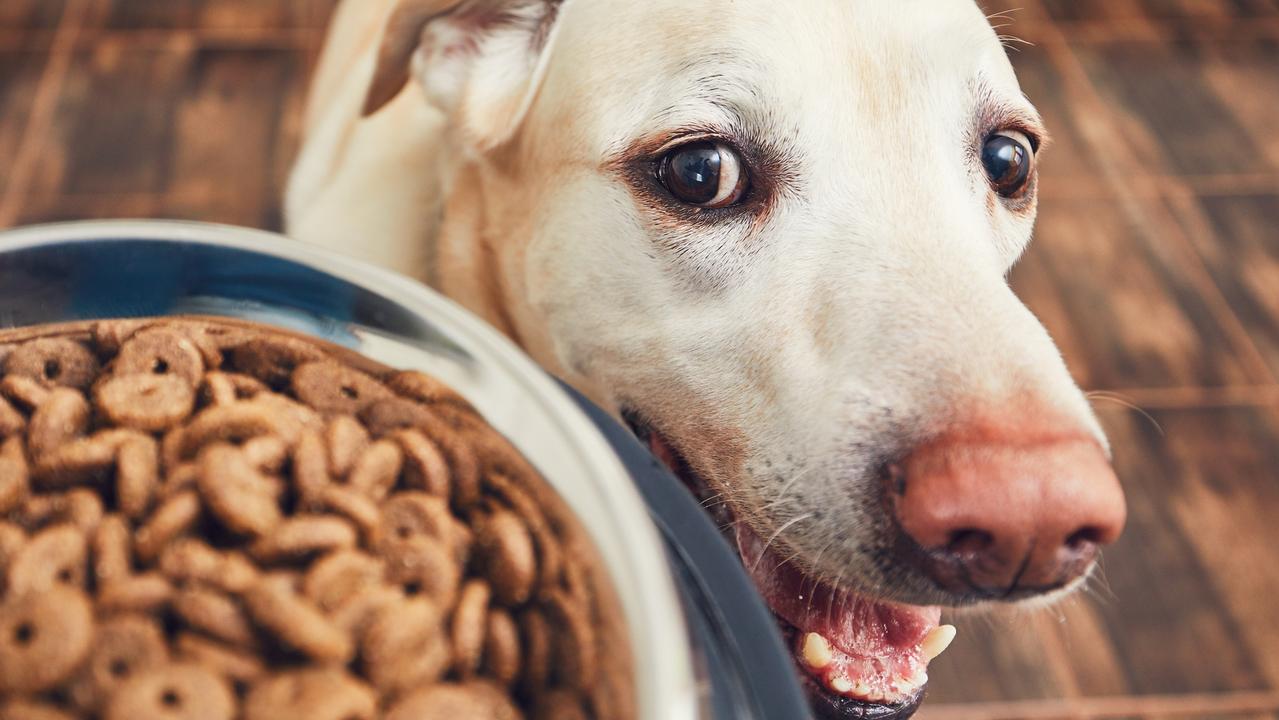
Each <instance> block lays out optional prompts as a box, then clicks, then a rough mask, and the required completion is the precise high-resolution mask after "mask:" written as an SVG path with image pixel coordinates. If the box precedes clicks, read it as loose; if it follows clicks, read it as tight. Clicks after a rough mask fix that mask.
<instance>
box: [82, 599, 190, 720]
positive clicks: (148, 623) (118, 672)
mask: <svg viewBox="0 0 1279 720" xmlns="http://www.w3.org/2000/svg"><path fill="white" fill-rule="evenodd" d="M168 660H169V646H168V643H167V642H166V640H165V637H164V633H163V631H162V630H161V629H160V626H159V624H158V623H157V622H156V621H155V620H153V619H151V618H148V617H146V616H144V615H132V614H130V615H118V616H115V617H112V618H108V619H107V620H105V621H103V622H102V623H100V624H99V625H98V628H97V632H96V633H95V634H94V638H93V647H92V649H91V650H90V651H89V659H88V660H87V661H86V662H85V664H84V667H82V668H80V670H79V672H78V673H77V676H76V678H75V680H73V681H72V683H71V688H70V695H71V699H72V701H73V702H74V703H75V705H76V706H77V707H79V708H80V709H82V710H85V711H87V712H96V711H97V710H98V709H99V708H101V707H102V706H103V705H104V704H105V703H106V702H107V701H108V700H109V699H110V698H111V696H112V695H113V694H114V693H115V691H116V690H117V689H119V687H120V686H121V685H122V684H124V683H125V682H126V681H128V679H129V678H131V677H133V676H134V675H137V674H138V673H140V672H145V671H147V670H152V669H155V668H159V667H162V666H163V665H164V664H165V663H167V662H168Z"/></svg>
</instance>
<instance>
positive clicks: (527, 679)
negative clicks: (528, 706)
mask: <svg viewBox="0 0 1279 720" xmlns="http://www.w3.org/2000/svg"><path fill="white" fill-rule="evenodd" d="M519 623H520V640H521V641H522V642H521V645H523V647H524V674H523V675H522V676H521V677H520V688H521V689H522V690H523V691H524V693H525V694H526V695H536V694H537V693H538V692H540V691H541V690H542V689H543V688H545V687H546V684H547V682H548V681H549V680H550V676H551V630H550V627H549V626H548V625H547V624H546V618H545V616H543V615H542V613H541V612H540V611H538V610H534V609H528V610H525V611H524V612H523V613H521V614H520V619H519Z"/></svg>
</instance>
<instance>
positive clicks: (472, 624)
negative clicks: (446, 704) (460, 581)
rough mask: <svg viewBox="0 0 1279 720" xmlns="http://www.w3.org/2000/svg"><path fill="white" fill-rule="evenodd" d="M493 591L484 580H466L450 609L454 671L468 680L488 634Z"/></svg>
mask: <svg viewBox="0 0 1279 720" xmlns="http://www.w3.org/2000/svg"><path fill="white" fill-rule="evenodd" d="M492 594H493V592H492V590H490V589H489V586H488V583H486V582H484V581H483V580H468V581H467V582H466V584H465V585H463V586H462V592H461V593H460V595H459V597H458V601H457V607H455V608H453V618H452V622H451V628H450V629H451V632H452V637H453V670H454V672H456V673H457V674H458V676H459V677H463V678H469V677H470V676H472V675H474V674H475V672H476V671H477V670H478V669H479V666H480V658H481V657H482V656H483V654H484V636H485V633H486V632H487V630H488V608H489V599H490V598H491V597H492Z"/></svg>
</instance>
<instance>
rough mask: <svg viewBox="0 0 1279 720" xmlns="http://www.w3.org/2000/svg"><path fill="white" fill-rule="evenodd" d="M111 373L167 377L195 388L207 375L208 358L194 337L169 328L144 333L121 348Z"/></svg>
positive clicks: (130, 339) (140, 333)
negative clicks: (192, 339)
mask: <svg viewBox="0 0 1279 720" xmlns="http://www.w3.org/2000/svg"><path fill="white" fill-rule="evenodd" d="M111 372H112V374H114V375H116V376H122V375H167V376H170V377H175V378H181V379H182V380H183V381H184V382H185V383H186V385H187V386H188V387H189V388H192V389H194V388H195V387H196V386H197V385H198V384H199V383H200V379H201V377H203V376H204V358H203V356H202V355H201V354H200V350H199V348H197V347H196V346H195V343H193V342H191V340H190V338H188V337H187V336H186V335H183V334H182V333H181V332H178V331H177V330H173V329H169V328H166V327H156V328H148V329H146V330H142V331H140V332H138V333H136V334H135V335H133V336H132V337H130V338H129V339H128V340H126V341H125V342H124V344H123V345H121V346H120V352H119V354H118V355H116V357H115V362H114V363H113V364H112V365H111Z"/></svg>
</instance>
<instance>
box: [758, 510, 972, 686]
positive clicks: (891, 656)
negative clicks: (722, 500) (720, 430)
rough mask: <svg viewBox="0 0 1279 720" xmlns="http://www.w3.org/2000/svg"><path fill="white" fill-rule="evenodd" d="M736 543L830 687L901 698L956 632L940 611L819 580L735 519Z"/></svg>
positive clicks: (804, 659)
mask: <svg viewBox="0 0 1279 720" xmlns="http://www.w3.org/2000/svg"><path fill="white" fill-rule="evenodd" d="M737 546H738V549H739V551H740V552H741V555H742V560H743V561H744V562H745V564H746V568H747V570H749V571H750V573H751V576H752V577H753V579H754V580H755V583H756V586H757V587H758V588H759V589H760V592H761V593H762V594H763V595H764V598H765V600H766V601H767V602H768V604H769V606H770V607H771V608H772V610H773V612H774V613H775V614H777V615H778V616H779V617H780V618H781V619H783V620H785V621H786V622H787V623H789V624H790V625H792V626H794V628H795V629H796V630H797V632H796V633H795V637H794V650H795V655H796V661H797V662H798V664H799V666H800V667H801V668H803V669H804V670H805V671H807V672H808V673H809V674H811V675H812V676H813V677H814V678H816V679H817V680H819V681H820V684H821V686H822V687H823V688H825V689H826V690H828V691H829V692H832V693H835V694H837V695H842V696H846V697H852V698H856V699H859V700H866V701H871V702H880V703H895V702H899V701H903V700H907V699H909V698H911V697H912V696H914V695H915V694H916V693H917V692H918V691H919V689H920V688H922V687H923V686H924V683H926V682H927V681H928V674H927V672H926V669H927V667H928V661H929V659H931V658H932V657H935V656H936V655H937V654H939V653H940V652H941V651H942V650H944V649H945V647H946V645H948V644H949V643H950V640H951V639H952V638H953V637H954V632H955V631H954V628H952V627H950V626H949V625H944V626H939V625H938V622H939V620H940V619H941V609H940V608H935V607H911V606H906V605H896V604H891V603H886V602H880V601H874V600H870V599H868V598H865V597H862V596H859V595H856V594H854V593H850V592H847V591H845V590H839V589H836V588H834V587H831V586H830V585H826V584H824V583H818V582H815V581H814V580H812V579H810V578H808V577H807V576H805V575H804V574H803V573H802V572H801V571H800V570H799V569H798V568H796V567H795V566H793V565H791V564H790V563H788V562H786V561H785V560H783V559H782V558H781V557H779V556H778V555H777V554H776V553H774V552H773V551H772V549H771V548H767V547H766V546H765V543H764V542H763V541H762V540H761V539H760V538H759V536H758V535H756V534H755V533H754V532H752V531H751V530H750V529H749V528H747V527H746V524H745V523H744V522H738V523H737Z"/></svg>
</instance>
